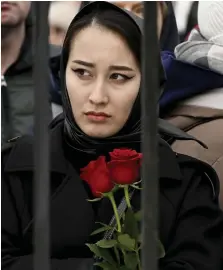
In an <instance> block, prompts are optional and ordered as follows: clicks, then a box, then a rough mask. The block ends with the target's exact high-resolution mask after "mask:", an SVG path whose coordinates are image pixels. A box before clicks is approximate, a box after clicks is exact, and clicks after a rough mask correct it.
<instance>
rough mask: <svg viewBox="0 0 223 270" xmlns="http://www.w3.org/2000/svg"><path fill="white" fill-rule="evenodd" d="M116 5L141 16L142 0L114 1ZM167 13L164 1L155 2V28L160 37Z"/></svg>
mask: <svg viewBox="0 0 223 270" xmlns="http://www.w3.org/2000/svg"><path fill="white" fill-rule="evenodd" d="M112 3H113V4H115V5H116V6H118V7H120V8H123V9H126V10H128V11H131V12H133V13H135V14H136V15H137V16H139V17H141V18H143V2H141V1H114V2H112ZM166 13H167V7H166V4H165V2H164V1H159V2H157V29H158V32H157V33H158V37H160V35H161V32H162V27H163V21H164V19H165V16H166Z"/></svg>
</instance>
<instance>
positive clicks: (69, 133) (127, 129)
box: [60, 1, 165, 155]
mask: <svg viewBox="0 0 223 270" xmlns="http://www.w3.org/2000/svg"><path fill="white" fill-rule="evenodd" d="M97 9H115V10H117V11H118V12H120V14H123V16H126V18H128V19H129V20H131V21H132V22H133V27H135V26H137V27H138V29H139V34H140V33H141V34H142V31H143V29H142V26H143V21H142V19H141V18H139V17H137V16H136V15H134V14H132V13H130V12H128V11H124V10H122V9H120V8H119V7H117V6H115V5H113V4H111V3H109V2H104V1H95V2H91V3H90V4H89V5H87V6H85V7H84V8H83V9H82V10H81V11H80V12H79V13H78V14H77V15H76V17H75V18H74V19H73V21H72V22H71V25H70V27H69V28H68V31H67V35H66V37H65V41H64V46H63V50H62V55H61V69H60V76H61V84H62V98H63V108H64V118H65V119H64V121H65V125H64V126H65V134H66V140H67V143H68V144H69V146H71V147H72V148H73V149H75V150H77V151H80V152H84V153H88V154H92V155H100V154H102V153H104V152H108V151H111V150H112V149H114V148H115V147H123V146H125V147H130V148H133V149H136V150H138V151H140V141H141V125H140V115H141V105H140V91H139V94H138V96H137V98H136V100H135V103H134V105H133V109H132V111H131V114H130V116H129V118H128V120H127V122H126V124H125V125H124V127H123V128H122V130H121V131H120V132H118V133H117V134H116V135H113V136H111V137H108V138H104V139H96V138H92V137H89V136H88V135H86V134H85V133H84V132H83V131H82V130H81V129H80V128H79V127H78V125H77V124H76V122H75V120H74V117H73V113H72V108H71V104H70V101H69V97H68V93H67V89H66V82H65V70H66V65H67V61H68V56H69V45H68V44H69V40H71V39H72V26H73V25H74V24H75V23H77V22H78V21H79V20H80V18H82V17H83V16H85V15H87V14H89V13H91V12H92V11H93V10H97ZM139 46H141V45H140V40H139ZM160 81H161V83H160V84H161V85H163V82H164V81H165V76H164V72H163V68H162V65H161V61H160Z"/></svg>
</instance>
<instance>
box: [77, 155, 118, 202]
mask: <svg viewBox="0 0 223 270" xmlns="http://www.w3.org/2000/svg"><path fill="white" fill-rule="evenodd" d="M80 177H81V179H83V180H84V181H86V182H87V183H88V185H89V186H90V188H91V191H92V194H93V195H94V196H95V197H101V196H102V193H107V192H109V191H111V190H112V188H113V187H114V184H113V183H112V182H111V180H110V178H109V171H108V168H107V164H106V162H105V157H104V156H100V157H99V158H98V159H97V160H94V161H91V162H90V163H89V164H88V165H87V166H86V167H84V168H83V169H81V174H80Z"/></svg>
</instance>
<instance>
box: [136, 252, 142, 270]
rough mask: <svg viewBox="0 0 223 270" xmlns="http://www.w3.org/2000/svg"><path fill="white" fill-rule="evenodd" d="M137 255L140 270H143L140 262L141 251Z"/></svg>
mask: <svg viewBox="0 0 223 270" xmlns="http://www.w3.org/2000/svg"><path fill="white" fill-rule="evenodd" d="M136 255H137V261H138V270H142V266H141V261H140V255H139V251H138V250H137V251H136Z"/></svg>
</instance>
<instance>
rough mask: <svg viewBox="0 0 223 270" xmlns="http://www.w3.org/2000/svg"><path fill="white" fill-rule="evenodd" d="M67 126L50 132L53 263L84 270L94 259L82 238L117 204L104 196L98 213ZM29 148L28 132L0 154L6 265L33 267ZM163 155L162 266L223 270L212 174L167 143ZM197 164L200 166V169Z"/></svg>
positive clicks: (222, 229)
mask: <svg viewBox="0 0 223 270" xmlns="http://www.w3.org/2000/svg"><path fill="white" fill-rule="evenodd" d="M62 132H63V125H62V124H59V125H57V126H56V127H55V128H54V129H53V130H52V131H51V134H50V138H51V140H50V141H51V142H52V143H51V176H52V177H51V225H50V230H51V267H52V268H51V269H52V270H76V269H77V270H79V269H83V270H86V269H90V268H88V267H83V268H81V264H82V265H83V264H85V263H86V262H89V263H91V260H90V259H86V258H90V257H91V256H92V254H91V253H90V252H89V251H88V248H86V246H85V243H86V242H88V241H89V239H90V238H89V235H90V233H91V232H92V231H93V229H94V226H95V221H102V222H106V223H107V222H109V221H110V219H111V216H112V209H111V206H110V203H109V202H108V201H107V200H106V199H103V200H102V202H101V204H100V206H99V208H98V212H97V215H96V214H95V211H94V210H93V208H92V203H90V202H88V201H87V198H88V193H87V191H86V189H85V187H84V185H83V181H82V180H81V179H80V177H79V175H78V174H77V172H76V171H75V169H74V168H73V166H71V164H70V162H69V161H68V159H67V158H66V157H65V155H64V151H63V150H64V149H63V133H62ZM32 149H33V138H32V137H23V138H21V139H18V141H17V142H16V143H15V145H14V146H13V148H12V149H8V150H5V151H3V155H2V269H3V270H5V269H10V270H31V269H33V265H32V229H33V215H32V184H33V180H32V175H33V168H34V161H33V158H32V156H33V150H32ZM159 154H160V196H159V198H160V201H159V204H160V238H161V241H162V243H163V244H164V246H165V250H166V256H165V258H164V259H162V260H161V261H160V269H162V270H221V269H222V266H221V265H220V263H221V260H220V258H221V256H222V253H223V235H222V234H223V218H222V212H221V211H220V209H219V207H218V199H217V196H218V192H219V184H218V179H217V176H216V174H215V172H214V171H213V170H212V168H211V167H209V166H208V165H207V166H206V165H205V164H203V163H198V162H197V161H196V160H194V159H192V158H189V157H186V156H182V155H176V154H175V153H174V152H173V151H172V150H171V149H170V148H169V147H168V146H167V145H166V144H165V143H163V142H162V141H160V145H159ZM77 158H78V157H77V156H76V157H75V156H73V157H72V159H73V160H75V159H77ZM178 164H179V165H180V166H179V165H178ZM193 164H198V165H199V166H198V167H197V169H195V167H194V165H193ZM204 170H205V171H206V173H204ZM207 175H208V176H209V177H207ZM210 179H211V180H210ZM116 199H117V200H120V199H121V198H116ZM139 202H140V197H139V193H135V194H134V196H133V199H132V203H133V205H134V206H135V207H136V208H139ZM148 241H149V240H148Z"/></svg>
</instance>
